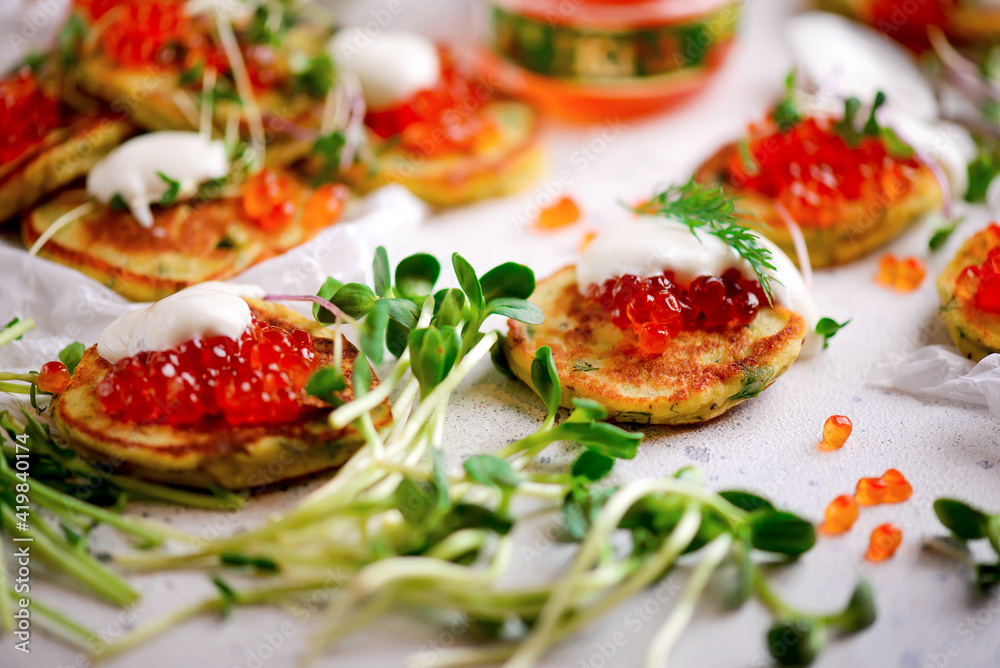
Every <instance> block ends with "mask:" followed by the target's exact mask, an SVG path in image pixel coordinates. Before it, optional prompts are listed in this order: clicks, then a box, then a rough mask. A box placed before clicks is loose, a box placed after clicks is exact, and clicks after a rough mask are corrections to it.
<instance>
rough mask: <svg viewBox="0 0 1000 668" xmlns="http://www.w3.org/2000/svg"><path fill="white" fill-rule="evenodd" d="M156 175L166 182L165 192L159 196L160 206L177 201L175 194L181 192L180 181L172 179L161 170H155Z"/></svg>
mask: <svg viewBox="0 0 1000 668" xmlns="http://www.w3.org/2000/svg"><path fill="white" fill-rule="evenodd" d="M156 175H157V176H159V177H160V179H161V180H162V181H163V182H164V183H166V184H167V192H165V193H163V196H162V197H160V206H170V205H172V204H173V203H174V202H176V201H177V196H178V195H180V193H181V184H180V181H174V180H173V179H172V178H170V177H169V176H167V175H166V174H164V173H163V172H157V173H156Z"/></svg>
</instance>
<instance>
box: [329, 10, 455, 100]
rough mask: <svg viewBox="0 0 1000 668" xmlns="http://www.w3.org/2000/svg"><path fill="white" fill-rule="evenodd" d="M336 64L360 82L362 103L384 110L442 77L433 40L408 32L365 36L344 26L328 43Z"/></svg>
mask: <svg viewBox="0 0 1000 668" xmlns="http://www.w3.org/2000/svg"><path fill="white" fill-rule="evenodd" d="M327 51H329V53H330V55H331V56H333V58H334V60H336V62H337V64H338V65H339V66H340V67H342V68H344V69H346V70H349V71H350V72H352V73H353V74H354V76H356V77H357V78H358V81H359V82H360V83H361V90H362V92H363V93H364V96H365V105H366V106H367V107H368V108H369V109H371V110H373V111H383V110H386V109H391V108H393V107H396V106H399V105H400V104H402V103H404V102H407V101H409V100H411V99H413V97H414V96H415V95H416V94H417V93H419V92H420V91H422V90H426V89H428V88H433V87H434V86H435V85H436V84H437V82H438V80H439V79H440V78H441V59H440V57H439V56H438V50H437V47H436V46H435V45H434V42H432V41H431V40H429V39H427V38H426V37H424V36H423V35H418V34H416V33H410V32H381V33H378V34H377V35H368V34H367V33H365V31H364V30H362V29H361V28H359V27H357V26H355V27H351V28H344V29H343V30H340V31H338V32H337V34H336V35H334V36H333V37H332V38H331V39H330V42H329V43H328V44H327Z"/></svg>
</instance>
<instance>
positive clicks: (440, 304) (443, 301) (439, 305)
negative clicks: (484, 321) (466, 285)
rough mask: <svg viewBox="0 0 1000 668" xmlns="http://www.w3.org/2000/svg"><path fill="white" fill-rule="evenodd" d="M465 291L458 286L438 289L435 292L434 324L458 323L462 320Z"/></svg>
mask: <svg viewBox="0 0 1000 668" xmlns="http://www.w3.org/2000/svg"><path fill="white" fill-rule="evenodd" d="M464 309H465V293H464V292H462V291H461V290H459V289H457V288H447V289H445V290H438V291H437V292H436V293H435V294H434V324H435V325H439V326H441V325H457V324H458V323H460V322H462V316H463V315H464Z"/></svg>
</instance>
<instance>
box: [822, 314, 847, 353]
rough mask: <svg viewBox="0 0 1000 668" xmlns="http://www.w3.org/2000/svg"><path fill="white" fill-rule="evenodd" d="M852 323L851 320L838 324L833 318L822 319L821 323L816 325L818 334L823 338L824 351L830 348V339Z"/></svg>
mask: <svg viewBox="0 0 1000 668" xmlns="http://www.w3.org/2000/svg"><path fill="white" fill-rule="evenodd" d="M850 323H851V321H850V320H845V321H844V322H837V321H836V320H834V319H833V318H820V319H819V322H817V323H816V333H817V334H819V335H820V336H822V337H823V350H826V349H827V348H828V347H830V339H832V338H833V337H834V336H836V335H837V332H839V331H840V330H842V329H843V328H844V327H847V325H849V324H850Z"/></svg>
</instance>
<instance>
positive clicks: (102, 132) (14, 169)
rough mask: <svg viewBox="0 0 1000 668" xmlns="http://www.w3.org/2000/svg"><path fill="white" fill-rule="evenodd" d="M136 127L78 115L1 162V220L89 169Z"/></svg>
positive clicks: (106, 119)
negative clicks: (12, 158)
mask: <svg viewBox="0 0 1000 668" xmlns="http://www.w3.org/2000/svg"><path fill="white" fill-rule="evenodd" d="M135 131H136V129H135V127H134V126H133V125H132V124H131V123H128V122H126V121H123V120H118V119H116V118H114V117H112V116H107V115H99V116H84V115H77V116H76V117H75V118H74V119H73V120H72V121H71V122H70V123H69V124H68V125H67V126H65V127H62V128H59V129H57V130H54V131H52V132H50V133H49V134H48V135H47V136H46V137H45V138H44V139H43V140H42V141H41V142H39V143H38V144H36V145H35V146H32V147H31V148H30V149H28V150H27V151H25V152H24V154H22V155H21V156H19V157H18V158H17V159H15V160H11V161H10V162H5V163H3V164H2V165H0V221H3V220H6V219H7V218H10V217H11V216H13V215H14V214H16V213H18V212H19V211H21V210H22V209H26V208H28V207H30V206H31V205H33V204H35V203H36V202H38V201H39V200H41V199H42V197H44V196H45V195H47V194H49V193H51V192H53V191H56V190H58V189H59V188H62V187H63V186H65V185H68V184H69V183H71V182H72V181H75V180H76V179H78V178H80V177H81V176H84V175H86V174H87V172H89V171H90V168H91V167H93V166H94V165H95V164H97V161H98V160H100V159H101V158H103V157H104V156H106V155H107V154H108V152H109V151H110V150H111V149H113V148H114V147H116V146H118V145H119V144H120V143H122V142H123V141H124V140H125V139H127V138H128V137H131V136H132V135H133V134H135Z"/></svg>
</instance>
